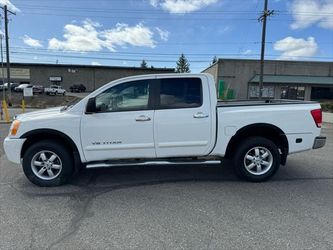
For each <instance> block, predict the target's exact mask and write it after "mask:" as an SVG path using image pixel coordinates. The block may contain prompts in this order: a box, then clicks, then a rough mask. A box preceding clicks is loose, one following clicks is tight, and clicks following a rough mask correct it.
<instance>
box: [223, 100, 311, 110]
mask: <svg viewBox="0 0 333 250" xmlns="http://www.w3.org/2000/svg"><path fill="white" fill-rule="evenodd" d="M309 103H316V102H313V101H300V100H286V99H266V100H231V101H218V102H217V107H218V108H219V107H238V106H261V105H289V104H309Z"/></svg>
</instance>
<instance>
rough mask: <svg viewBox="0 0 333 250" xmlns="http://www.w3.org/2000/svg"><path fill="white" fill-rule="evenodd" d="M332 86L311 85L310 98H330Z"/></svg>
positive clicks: (332, 94) (332, 93) (331, 97)
mask: <svg viewBox="0 0 333 250" xmlns="http://www.w3.org/2000/svg"><path fill="white" fill-rule="evenodd" d="M332 99H333V87H312V89H311V100H332Z"/></svg>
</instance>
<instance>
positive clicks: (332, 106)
mask: <svg viewBox="0 0 333 250" xmlns="http://www.w3.org/2000/svg"><path fill="white" fill-rule="evenodd" d="M320 105H321V108H322V110H323V111H324V112H332V113H333V101H332V102H322V103H320Z"/></svg>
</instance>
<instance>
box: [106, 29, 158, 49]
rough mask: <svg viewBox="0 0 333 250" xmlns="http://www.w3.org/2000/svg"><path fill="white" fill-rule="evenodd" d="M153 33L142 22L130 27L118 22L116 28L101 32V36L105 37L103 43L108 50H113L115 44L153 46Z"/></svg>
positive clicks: (154, 44)
mask: <svg viewBox="0 0 333 250" xmlns="http://www.w3.org/2000/svg"><path fill="white" fill-rule="evenodd" d="M153 35H154V33H153V32H152V31H151V29H150V28H148V27H145V26H144V25H143V24H142V23H139V24H137V25H135V26H132V27H130V26H128V25H127V24H124V23H118V24H117V25H116V28H114V29H110V30H105V31H103V32H101V37H102V38H103V39H105V40H104V43H103V45H104V46H105V47H107V48H108V49H109V50H115V47H116V46H122V47H126V46H127V45H132V46H138V47H149V48H154V47H155V46H156V42H155V41H154V39H153Z"/></svg>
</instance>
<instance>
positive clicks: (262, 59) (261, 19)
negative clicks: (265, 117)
mask: <svg viewBox="0 0 333 250" xmlns="http://www.w3.org/2000/svg"><path fill="white" fill-rule="evenodd" d="M267 8H268V0H265V6H264V12H263V14H262V15H261V16H260V17H259V18H258V21H259V22H262V34H261V55H260V79H259V100H261V99H262V93H263V90H264V85H263V81H264V63H265V43H266V22H267V17H269V16H272V15H274V10H267Z"/></svg>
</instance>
